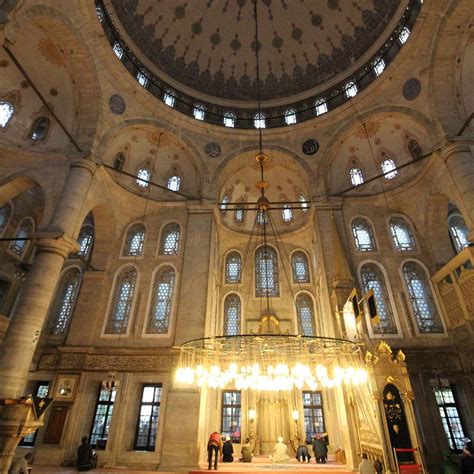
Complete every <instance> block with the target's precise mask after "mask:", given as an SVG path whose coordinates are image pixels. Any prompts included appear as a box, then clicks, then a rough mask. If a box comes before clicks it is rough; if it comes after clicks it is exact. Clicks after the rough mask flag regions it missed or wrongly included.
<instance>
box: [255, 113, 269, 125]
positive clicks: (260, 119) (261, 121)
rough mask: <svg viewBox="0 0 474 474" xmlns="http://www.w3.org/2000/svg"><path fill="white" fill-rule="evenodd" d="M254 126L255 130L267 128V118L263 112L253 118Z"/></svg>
mask: <svg viewBox="0 0 474 474" xmlns="http://www.w3.org/2000/svg"><path fill="white" fill-rule="evenodd" d="M253 126H254V127H255V128H265V127H266V116H265V114H264V113H263V112H260V113H258V112H257V113H256V114H255V115H254V116H253Z"/></svg>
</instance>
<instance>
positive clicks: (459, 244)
mask: <svg viewBox="0 0 474 474" xmlns="http://www.w3.org/2000/svg"><path fill="white" fill-rule="evenodd" d="M448 226H449V234H450V235H451V239H452V241H453V243H454V246H455V247H456V251H457V252H460V251H461V250H463V249H465V248H466V247H468V246H469V240H468V238H467V236H468V230H467V226H466V222H465V221H464V219H463V218H462V216H460V215H459V214H451V215H450V216H449V218H448Z"/></svg>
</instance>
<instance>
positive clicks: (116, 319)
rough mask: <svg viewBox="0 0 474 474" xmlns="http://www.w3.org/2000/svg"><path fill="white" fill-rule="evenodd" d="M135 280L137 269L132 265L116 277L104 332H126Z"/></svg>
mask: <svg viewBox="0 0 474 474" xmlns="http://www.w3.org/2000/svg"><path fill="white" fill-rule="evenodd" d="M136 282H137V270H136V268H135V267H132V266H130V267H126V268H124V269H123V270H122V271H121V272H120V274H119V276H118V277H117V280H116V282H115V288H114V293H113V297H112V304H111V306H110V310H109V317H108V320H107V326H106V328H105V334H125V333H126V332H127V327H128V320H129V318H130V315H131V313H132V304H133V296H134V294H135V285H136Z"/></svg>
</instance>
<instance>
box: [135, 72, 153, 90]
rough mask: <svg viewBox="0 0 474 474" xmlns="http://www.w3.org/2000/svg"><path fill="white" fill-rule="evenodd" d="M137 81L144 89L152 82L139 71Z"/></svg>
mask: <svg viewBox="0 0 474 474" xmlns="http://www.w3.org/2000/svg"><path fill="white" fill-rule="evenodd" d="M137 81H138V83H139V84H140V85H141V86H142V87H144V88H145V89H146V88H147V87H148V82H149V81H150V79H149V78H148V76H147V75H146V74H145V73H144V72H143V71H138V72H137Z"/></svg>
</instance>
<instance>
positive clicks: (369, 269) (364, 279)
mask: <svg viewBox="0 0 474 474" xmlns="http://www.w3.org/2000/svg"><path fill="white" fill-rule="evenodd" d="M360 279H361V286H362V288H363V290H364V292H365V293H367V292H368V291H370V290H373V292H374V296H375V301H376V304H377V310H378V314H379V317H380V323H379V324H378V325H377V326H375V327H374V332H375V333H378V334H380V333H384V334H396V333H397V328H396V326H395V321H394V316H393V310H392V305H391V303H390V298H389V295H388V289H387V284H386V282H385V277H384V274H383V272H382V270H381V269H380V267H379V266H378V265H377V264H375V263H366V264H364V265H363V266H362V268H361V269H360Z"/></svg>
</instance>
